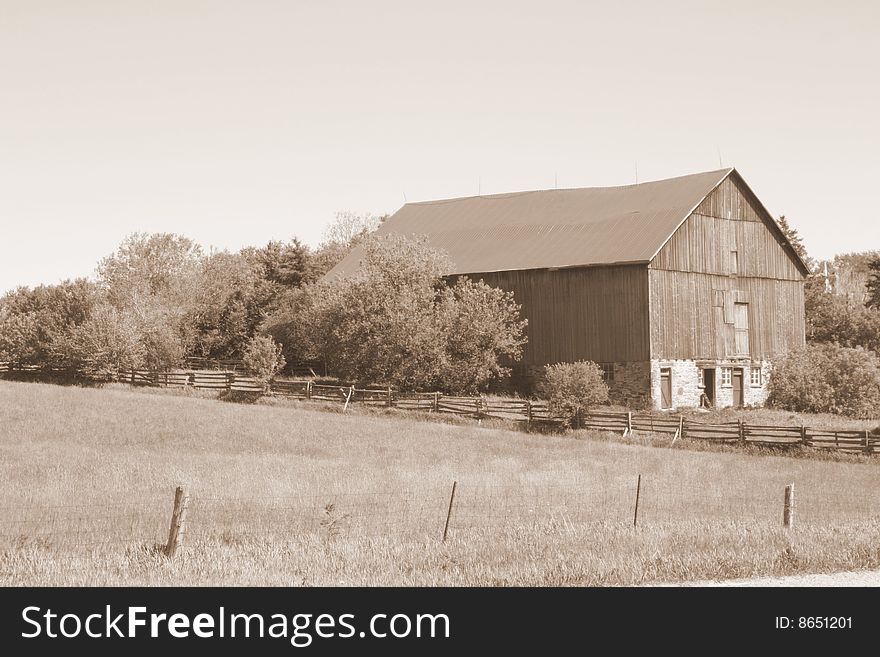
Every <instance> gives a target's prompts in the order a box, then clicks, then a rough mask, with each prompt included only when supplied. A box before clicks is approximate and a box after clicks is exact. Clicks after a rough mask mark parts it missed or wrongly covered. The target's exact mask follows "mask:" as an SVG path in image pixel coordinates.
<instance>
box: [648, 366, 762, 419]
mask: <svg viewBox="0 0 880 657" xmlns="http://www.w3.org/2000/svg"><path fill="white" fill-rule="evenodd" d="M667 367H668V368H669V369H670V370H671V373H672V406H671V408H673V409H675V408H695V407H697V406H699V405H700V397H701V396H702V394H703V392H704V391H705V387H704V386H702V385H700V370H701V369H704V368H714V369H715V408H728V407H731V406H733V385H732V383H733V379H732V377H731V383H730V384H726V385H725V384H723V383H722V381H723V377H722V369H724V368H731V369H734V368H741V369H742V370H743V406H763V405H764V403H765V402H766V401H767V380H768V379H769V375H770V368H771V364H770V362H769V361H754V362H734V361H717V362H707V361H699V362H698V361H695V360H652V361H651V401H652V405H653V407H654V408H655V409H658V410H659V409H661V401H662V395H661V391H660V379H661V377H660V370H661V368H667ZM753 367H755V368H757V369H760V371H761V377H760V384H759V385H752V368H753Z"/></svg>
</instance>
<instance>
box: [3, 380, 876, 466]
mask: <svg viewBox="0 0 880 657" xmlns="http://www.w3.org/2000/svg"><path fill="white" fill-rule="evenodd" d="M0 368H2V369H6V371H8V372H33V373H39V372H40V371H45V368H40V367H37V366H26V365H25V366H14V367H13V365H12V364H3V363H0ZM2 369H0V373H2ZM119 379H120V381H123V382H125V383H129V384H131V385H133V386H153V387H156V386H159V387H191V388H195V389H202V390H226V391H238V392H252V393H264V394H271V395H274V396H278V397H287V398H291V399H302V400H316V401H324V402H334V403H342V404H360V405H362V406H372V407H386V408H398V409H402V410H412V411H422V412H429V413H445V414H451V415H459V416H464V417H471V418H475V419H478V420H482V419H485V418H493V419H498V420H505V421H510V422H519V423H525V424H527V425H531V424H533V423H535V424H558V423H560V422H561V418H559V417H555V416H554V415H553V414H552V413H551V412H550V409H549V407H548V405H547V403H546V402H543V401H534V400H528V399H500V400H499V399H487V398H484V397H462V396H455V395H446V394H442V393H439V392H415V393H406V392H400V391H397V390H393V389H391V388H357V387H356V386H345V385H328V384H319V383H315V382H314V381H312V380H310V379H309V380H292V379H273V380H271V381H269V382H268V383H266V384H265V385H264V383H263V382H261V381H260V380H258V379H256V378H255V377H253V376H251V375H250V374H249V373H247V372H244V371H241V370H239V371H236V370H219V369H218V370H201V369H191V370H179V371H174V372H154V371H149V370H128V371H123V372H120V374H119ZM574 423H575V425H576V426H578V427H580V428H584V429H593V430H597V431H611V432H620V433H622V434H623V435H630V434H633V432H643V433H652V434H667V435H672V436H673V439H674V440H675V439H678V438H682V439H684V438H688V439H692V440H708V441H713V442H720V443H731V444H734V443H738V444H742V445H762V446H771V447H780V448H785V447H795V446H803V447H812V448H815V449H821V450H836V451H840V452H849V453H858V454H868V455H873V454H878V453H880V436H878V435H874V434H872V433H871V432H870V431H866V430H853V429H850V430H832V429H826V428H822V427H818V428H813V427H806V426H772V425H758V424H747V423H745V422H743V421H741V420H740V421H732V422H714V423H709V422H701V421H698V420H692V419H689V418H686V417H684V416H683V415H673V414H664V415H657V414H655V413H646V412H633V411H620V412H615V411H601V410H597V411H591V412H588V413H584V414H582V415H580V416H578V417H576V418H574Z"/></svg>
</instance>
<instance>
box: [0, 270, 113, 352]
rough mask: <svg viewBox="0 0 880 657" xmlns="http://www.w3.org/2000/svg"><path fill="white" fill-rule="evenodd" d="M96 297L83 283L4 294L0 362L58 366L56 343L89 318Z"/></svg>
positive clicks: (0, 308)
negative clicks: (8, 361) (2, 360)
mask: <svg viewBox="0 0 880 657" xmlns="http://www.w3.org/2000/svg"><path fill="white" fill-rule="evenodd" d="M98 297H99V294H98V291H97V289H96V287H95V285H94V284H93V283H90V282H89V281H86V280H85V279H77V280H74V281H69V280H68V281H64V282H62V283H59V284H58V285H40V286H39V287H36V288H33V289H31V288H27V287H20V288H18V289H17V290H14V291H12V292H9V293H7V294H6V295H4V296H3V297H2V298H0V359H4V360H11V361H14V362H17V363H22V364H31V365H53V364H57V350H56V349H55V346H54V345H55V343H56V342H57V341H58V340H60V339H61V338H63V337H64V336H65V335H66V334H67V333H68V332H69V331H70V330H71V329H72V328H73V327H75V326H77V325H79V324H82V323H83V322H84V321H85V320H86V319H87V318H88V317H89V316H90V314H91V312H92V309H93V307H94V306H95V304H96V303H97V300H98ZM3 354H5V356H4V355H3Z"/></svg>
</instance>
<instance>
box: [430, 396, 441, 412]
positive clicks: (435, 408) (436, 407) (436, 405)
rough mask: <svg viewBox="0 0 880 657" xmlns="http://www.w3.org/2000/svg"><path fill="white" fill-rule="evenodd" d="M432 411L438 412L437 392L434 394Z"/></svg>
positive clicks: (438, 398) (438, 400)
mask: <svg viewBox="0 0 880 657" xmlns="http://www.w3.org/2000/svg"><path fill="white" fill-rule="evenodd" d="M432 410H433V411H434V412H435V413H439V412H440V393H439V392H435V393H434V406H433V408H432Z"/></svg>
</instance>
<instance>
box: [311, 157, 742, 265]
mask: <svg viewBox="0 0 880 657" xmlns="http://www.w3.org/2000/svg"><path fill="white" fill-rule="evenodd" d="M732 171H733V169H730V168H728V169H720V170H718V171H709V172H705V173H697V174H693V175H689V176H681V177H678V178H669V179H667V180H657V181H653V182H645V183H639V184H635V185H624V186H621V187H588V188H581V189H558V190H557V189H551V190H542V191H533V192H514V193H510V194H493V195H490V196H470V197H466V198H456V199H448V200H441V201H425V202H419V203H407V204H406V205H404V206H403V207H402V208H401V209H400V210H398V211H397V212H396V213H395V214H394V215H392V216H391V217H389V218H388V219H387V220H386V221H385V222H384V223H383V224H382V225H381V226H380V227H379V229H378V231H377V234H379V235H383V234H387V233H400V234H404V235H425V236H427V238H428V242H429V244H430V245H431V246H433V247H435V248H438V249H443V250H444V251H446V252H447V253H449V256H450V258H451V259H452V261H453V263H454V265H455V266H454V268H453V270H452V271H450V272H448V273H449V274H468V273H482V272H490V271H508V270H513V269H539V268H552V267H560V268H561V267H578V266H589V265H607V264H615V263H639V262H649V261H650V260H651V259H652V258H653V257H654V255H655V254H656V253H657V252H658V251H659V250H660V249H661V248H662V246H663V245H664V244H665V243H666V242H667V241H668V240H669V238H670V237H671V236H672V234H673V233H674V232H675V231H676V230H677V229H678V227H679V226H680V225H681V224H682V223H683V222H684V221H685V219H687V218H688V216H690V214H691V213H692V212H693V211H694V209H695V208H696V207H697V206H698V205H699V204H700V203H701V202H702V201H703V199H704V198H705V197H706V196H708V194H709V193H710V192H711V191H712V190H714V189H715V188H716V187H717V186H718V185H719V184H720V183H721V182H722V181H723V180H724V179H725V178H726V177H727V176H728V175H730V173H731V172H732ZM360 260H361V249H360V248H355V249H353V250H352V251H351V253H349V254H348V255H347V256H346V257H345V258H344V259H343V260H342V262H340V263H339V264H338V265H336V267H334V268H333V269H332V270H331V271H330V272H329V273H328V274H327V278H333V277H336V276H338V275H342V276H345V275H346V274H350V273H352V272H354V271H355V270H357V268H358V266H359V264H360Z"/></svg>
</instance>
